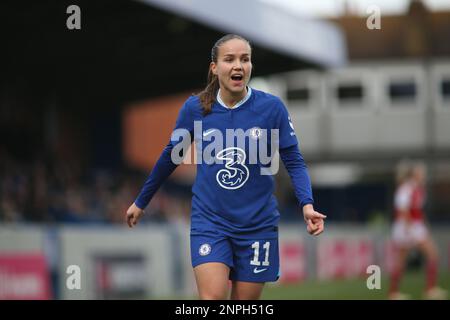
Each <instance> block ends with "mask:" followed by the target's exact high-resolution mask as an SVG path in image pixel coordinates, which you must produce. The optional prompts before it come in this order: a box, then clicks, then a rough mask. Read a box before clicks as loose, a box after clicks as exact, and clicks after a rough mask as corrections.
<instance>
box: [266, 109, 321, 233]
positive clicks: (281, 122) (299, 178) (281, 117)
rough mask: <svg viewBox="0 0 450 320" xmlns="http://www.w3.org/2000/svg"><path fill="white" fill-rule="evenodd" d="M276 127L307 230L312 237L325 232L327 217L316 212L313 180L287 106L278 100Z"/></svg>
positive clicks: (281, 152)
mask: <svg viewBox="0 0 450 320" xmlns="http://www.w3.org/2000/svg"><path fill="white" fill-rule="evenodd" d="M274 109H275V110H276V117H275V119H277V120H276V124H275V125H276V127H277V128H278V129H279V147H280V149H279V150H280V158H281V160H282V161H283V163H284V166H285V167H286V169H287V171H288V173H289V176H290V177H291V181H292V184H293V186H294V191H295V195H296V197H297V199H298V201H299V204H300V208H302V211H303V217H304V220H305V222H306V229H307V231H308V232H309V233H310V234H312V235H315V236H317V235H319V234H320V233H322V232H323V230H324V219H325V218H326V216H325V215H323V214H321V213H320V212H317V211H316V210H314V200H313V196H312V188H311V179H310V177H309V174H308V168H307V166H306V163H305V160H304V159H303V156H302V154H301V153H300V149H299V147H298V140H297V135H296V134H295V130H294V125H293V123H292V121H291V118H290V116H289V112H288V111H287V108H286V106H285V105H284V104H283V102H282V101H281V100H278V103H277V106H276V108H274Z"/></svg>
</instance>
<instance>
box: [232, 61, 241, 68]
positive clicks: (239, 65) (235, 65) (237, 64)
mask: <svg viewBox="0 0 450 320" xmlns="http://www.w3.org/2000/svg"><path fill="white" fill-rule="evenodd" d="M233 69H235V70H242V63H241V61H240V60H236V62H235V63H234V66H233Z"/></svg>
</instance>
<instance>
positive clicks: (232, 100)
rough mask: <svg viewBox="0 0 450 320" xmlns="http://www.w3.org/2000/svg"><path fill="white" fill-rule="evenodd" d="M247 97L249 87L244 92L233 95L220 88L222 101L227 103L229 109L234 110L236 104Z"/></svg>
mask: <svg viewBox="0 0 450 320" xmlns="http://www.w3.org/2000/svg"><path fill="white" fill-rule="evenodd" d="M246 95H247V86H246V87H245V89H244V90H243V91H242V92H238V93H234V94H233V93H231V92H229V91H227V90H224V89H222V88H220V99H222V101H223V102H224V103H225V105H226V106H227V107H228V108H232V107H233V106H234V105H236V103H238V102H239V101H241V100H242V99H244V97H245V96H246Z"/></svg>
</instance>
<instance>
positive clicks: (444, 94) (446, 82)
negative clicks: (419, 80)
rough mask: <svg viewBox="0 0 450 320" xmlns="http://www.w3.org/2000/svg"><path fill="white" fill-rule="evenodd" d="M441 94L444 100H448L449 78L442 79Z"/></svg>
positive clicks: (449, 96)
mask: <svg viewBox="0 0 450 320" xmlns="http://www.w3.org/2000/svg"><path fill="white" fill-rule="evenodd" d="M441 94H442V97H443V98H444V99H445V100H450V78H447V79H442V82H441Z"/></svg>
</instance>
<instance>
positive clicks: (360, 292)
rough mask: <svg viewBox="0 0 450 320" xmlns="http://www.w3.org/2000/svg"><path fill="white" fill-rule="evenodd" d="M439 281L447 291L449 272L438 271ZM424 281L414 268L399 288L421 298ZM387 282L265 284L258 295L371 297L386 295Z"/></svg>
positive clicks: (311, 281) (422, 276) (302, 297)
mask: <svg viewBox="0 0 450 320" xmlns="http://www.w3.org/2000/svg"><path fill="white" fill-rule="evenodd" d="M438 284H439V286H440V287H442V288H444V289H446V290H448V292H449V293H450V273H442V272H441V273H440V274H439V281H438ZM424 285H425V274H424V272H420V271H414V272H408V273H406V274H405V275H404V277H403V279H402V282H401V285H400V290H401V292H403V293H407V294H409V295H411V297H412V299H422V290H423V288H424ZM388 288H389V282H388V279H387V278H384V279H382V281H381V289H380V290H377V289H374V290H369V289H367V286H366V279H364V278H361V279H353V280H333V281H315V280H309V281H304V282H302V283H300V284H296V285H281V284H279V285H266V287H265V289H264V291H263V295H262V297H261V299H263V300H266V299H267V300H277V299H285V300H292V299H294V300H302V299H312V300H317V299H330V300H358V299H359V300H361V299H363V300H372V299H387V291H388Z"/></svg>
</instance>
